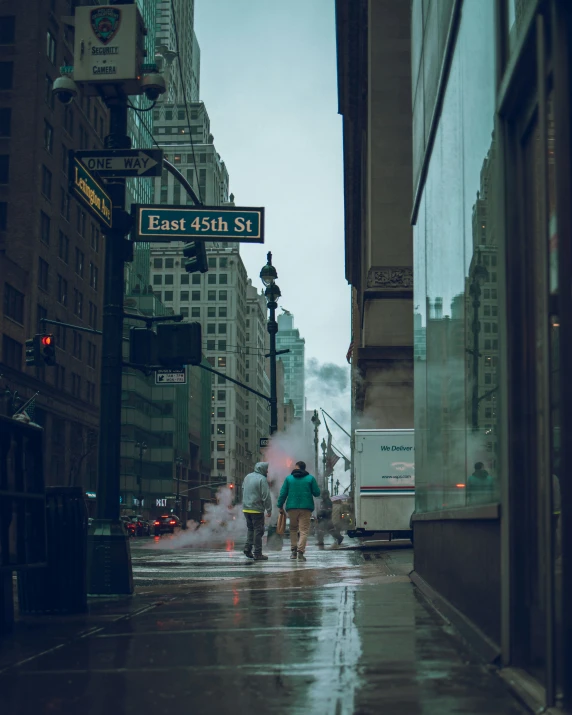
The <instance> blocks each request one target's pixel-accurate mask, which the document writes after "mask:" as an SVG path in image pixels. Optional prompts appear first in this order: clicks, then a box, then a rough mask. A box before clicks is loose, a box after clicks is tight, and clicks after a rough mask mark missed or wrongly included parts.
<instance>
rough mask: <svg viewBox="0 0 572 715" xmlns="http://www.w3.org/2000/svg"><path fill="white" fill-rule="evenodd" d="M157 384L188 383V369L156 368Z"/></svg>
mask: <svg viewBox="0 0 572 715" xmlns="http://www.w3.org/2000/svg"><path fill="white" fill-rule="evenodd" d="M155 384H156V385H186V384H187V371H186V370H185V368H182V369H181V370H155Z"/></svg>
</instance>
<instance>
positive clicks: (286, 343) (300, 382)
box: [276, 313, 306, 418]
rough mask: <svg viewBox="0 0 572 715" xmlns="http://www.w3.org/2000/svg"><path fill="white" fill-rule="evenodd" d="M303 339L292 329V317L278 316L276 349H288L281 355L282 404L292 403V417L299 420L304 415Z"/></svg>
mask: <svg viewBox="0 0 572 715" xmlns="http://www.w3.org/2000/svg"><path fill="white" fill-rule="evenodd" d="M305 343H306V341H305V340H304V338H301V337H300V331H299V330H298V329H297V328H294V316H293V315H292V314H291V313H283V314H282V315H279V316H278V333H277V334H276V349H277V350H285V349H289V350H290V352H289V353H286V355H282V356H281V357H280V359H281V360H282V362H283V363H284V402H285V403H288V402H289V401H290V400H292V402H293V403H294V416H295V417H299V418H301V417H302V416H303V414H304V354H305V349H306V348H305Z"/></svg>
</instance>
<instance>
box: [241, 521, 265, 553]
mask: <svg viewBox="0 0 572 715" xmlns="http://www.w3.org/2000/svg"><path fill="white" fill-rule="evenodd" d="M244 518H245V519H246V528H247V529H248V533H247V535H246V544H245V545H244V550H245V551H254V553H255V554H261V553H262V537H263V536H264V514H247V513H246V512H245V514H244Z"/></svg>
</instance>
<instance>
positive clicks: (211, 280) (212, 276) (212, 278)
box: [207, 273, 216, 285]
mask: <svg viewBox="0 0 572 715" xmlns="http://www.w3.org/2000/svg"><path fill="white" fill-rule="evenodd" d="M207 283H208V284H209V285H213V284H214V283H216V273H209V274H208V275H207Z"/></svg>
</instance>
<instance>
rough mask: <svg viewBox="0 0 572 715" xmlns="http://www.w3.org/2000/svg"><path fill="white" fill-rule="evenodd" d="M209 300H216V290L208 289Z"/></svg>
mask: <svg viewBox="0 0 572 715" xmlns="http://www.w3.org/2000/svg"><path fill="white" fill-rule="evenodd" d="M207 300H216V290H209V291H207Z"/></svg>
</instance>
